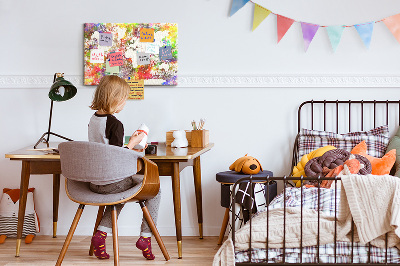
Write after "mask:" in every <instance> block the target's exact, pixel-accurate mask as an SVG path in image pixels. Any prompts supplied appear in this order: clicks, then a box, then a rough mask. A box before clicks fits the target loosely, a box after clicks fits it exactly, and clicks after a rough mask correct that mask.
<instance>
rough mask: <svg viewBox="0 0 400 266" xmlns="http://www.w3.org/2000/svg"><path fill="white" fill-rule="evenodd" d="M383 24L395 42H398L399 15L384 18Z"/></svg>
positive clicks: (399, 39)
mask: <svg viewBox="0 0 400 266" xmlns="http://www.w3.org/2000/svg"><path fill="white" fill-rule="evenodd" d="M383 23H385V25H386V27H388V28H389V30H390V31H391V32H392V34H393V36H394V37H395V38H396V39H397V41H398V42H400V14H397V15H394V16H391V17H388V18H385V19H384V20H383Z"/></svg>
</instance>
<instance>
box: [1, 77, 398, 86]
mask: <svg viewBox="0 0 400 266" xmlns="http://www.w3.org/2000/svg"><path fill="white" fill-rule="evenodd" d="M65 78H66V79H67V80H69V81H71V82H72V83H73V84H75V85H81V86H83V76H81V75H71V76H68V75H65ZM52 82H53V75H28V76H22V75H9V76H7V75H0V89H7V88H46V89H48V88H49V87H50V86H51V84H52ZM85 87H86V86H85ZM87 87H88V88H91V87H92V86H87ZM157 87H160V86H157ZM178 87H180V88H232V87H237V88H282V87H286V88H298V87H299V88H311V87H313V88H319V87H321V88H324V87H328V88H335V87H340V88H342V87H346V88H361V87H362V88H365V87H372V88H379V87H386V88H392V87H393V88H395V87H400V76H379V75H370V76H361V75H360V76H339V75H332V76H322V75H320V76H317V75H296V76H289V75H282V76H249V75H248V76H245V75H242V76H211V75H208V76H205V75H204V76H200V75H199V76H189V75H180V76H178Z"/></svg>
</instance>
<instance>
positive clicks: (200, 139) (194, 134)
mask: <svg viewBox="0 0 400 266" xmlns="http://www.w3.org/2000/svg"><path fill="white" fill-rule="evenodd" d="M174 131H175V130H170V131H167V134H166V141H165V142H166V145H167V146H171V143H172V142H173V141H174V137H173V136H172V134H173V133H174ZM185 132H186V139H187V140H188V143H189V146H191V147H195V148H201V147H205V146H207V145H208V143H209V131H208V130H192V131H190V130H185Z"/></svg>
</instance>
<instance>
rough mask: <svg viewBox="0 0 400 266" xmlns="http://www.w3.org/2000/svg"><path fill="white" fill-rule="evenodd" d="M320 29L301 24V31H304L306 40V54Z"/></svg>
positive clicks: (316, 26)
mask: <svg viewBox="0 0 400 266" xmlns="http://www.w3.org/2000/svg"><path fill="white" fill-rule="evenodd" d="M318 29H319V25H315V24H310V23H305V22H301V30H302V31H303V39H304V49H305V51H306V52H307V50H308V47H309V46H310V43H311V41H312V39H313V38H314V36H315V34H316V33H317V31H318Z"/></svg>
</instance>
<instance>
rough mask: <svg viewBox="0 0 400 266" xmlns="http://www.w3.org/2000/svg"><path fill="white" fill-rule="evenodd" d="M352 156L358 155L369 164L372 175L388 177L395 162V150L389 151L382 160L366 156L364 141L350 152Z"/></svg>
mask: <svg viewBox="0 0 400 266" xmlns="http://www.w3.org/2000/svg"><path fill="white" fill-rule="evenodd" d="M351 153H352V154H359V155H362V156H364V157H365V158H367V159H368V160H369V161H370V162H371V167H372V173H371V174H373V175H388V174H389V173H390V170H391V169H392V167H393V165H394V162H395V161H396V149H393V150H390V151H389V152H388V153H386V154H385V155H384V156H383V157H382V158H375V157H372V156H370V155H368V154H367V143H366V142H365V140H363V141H362V142H360V143H358V144H357V145H356V146H355V147H354V148H353V149H352V150H351Z"/></svg>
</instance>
